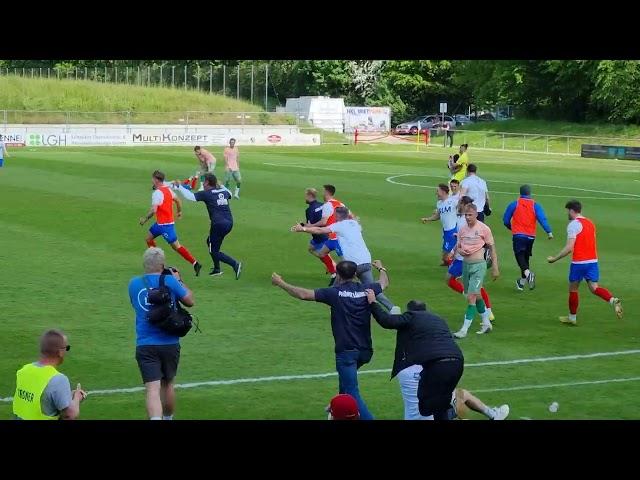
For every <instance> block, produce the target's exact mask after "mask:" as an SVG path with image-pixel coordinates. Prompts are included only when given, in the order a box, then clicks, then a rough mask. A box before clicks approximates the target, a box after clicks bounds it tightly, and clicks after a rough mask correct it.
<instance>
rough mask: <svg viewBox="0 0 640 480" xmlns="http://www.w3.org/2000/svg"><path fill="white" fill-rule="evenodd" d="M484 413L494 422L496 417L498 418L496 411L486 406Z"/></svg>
mask: <svg viewBox="0 0 640 480" xmlns="http://www.w3.org/2000/svg"><path fill="white" fill-rule="evenodd" d="M482 413H484V415H485V416H486V417H487V418H490V419H491V420H493V419H494V418H495V416H496V411H495V410H494V409H493V408H491V407H486V406H485V407H484V410H483V411H482Z"/></svg>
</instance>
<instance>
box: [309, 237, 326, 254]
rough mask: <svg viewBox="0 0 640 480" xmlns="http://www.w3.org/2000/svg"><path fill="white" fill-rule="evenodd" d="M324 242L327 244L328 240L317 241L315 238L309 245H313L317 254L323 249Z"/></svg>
mask: <svg viewBox="0 0 640 480" xmlns="http://www.w3.org/2000/svg"><path fill="white" fill-rule="evenodd" d="M324 242H326V240H316V239H315V238H313V237H312V238H311V240H309V245H311V246H312V247H313V249H314V250H315V251H316V252H317V251H318V250H320V249H321V248H322V247H324Z"/></svg>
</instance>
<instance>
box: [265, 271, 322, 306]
mask: <svg viewBox="0 0 640 480" xmlns="http://www.w3.org/2000/svg"><path fill="white" fill-rule="evenodd" d="M271 283H272V284H273V285H275V286H276V287H280V288H281V289H283V290H284V291H285V292H287V293H288V294H289V295H291V296H292V297H293V298H298V299H300V300H308V301H313V300H315V299H316V296H315V293H314V291H313V290H309V289H308V288H302V287H296V286H295V285H290V284H288V283H287V282H285V281H284V280H283V279H282V277H281V276H280V275H278V274H277V273H275V272H274V273H272V274H271Z"/></svg>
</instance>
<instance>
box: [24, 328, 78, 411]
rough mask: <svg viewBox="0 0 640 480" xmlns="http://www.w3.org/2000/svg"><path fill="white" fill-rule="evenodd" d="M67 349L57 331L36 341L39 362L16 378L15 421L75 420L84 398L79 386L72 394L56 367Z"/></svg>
mask: <svg viewBox="0 0 640 480" xmlns="http://www.w3.org/2000/svg"><path fill="white" fill-rule="evenodd" d="M70 349H71V345H69V342H68V341H67V336H66V335H65V334H64V333H63V332H62V331H60V330H47V331H46V332H45V333H44V334H43V335H42V337H40V360H38V361H37V362H34V363H28V364H26V365H25V366H24V367H22V368H21V369H20V370H18V373H17V374H16V393H15V395H14V397H13V413H14V414H15V416H16V418H17V419H19V420H60V419H61V420H75V419H76V418H78V416H79V415H80V402H81V401H82V400H84V399H85V398H86V397H87V394H86V393H85V392H84V391H83V390H82V388H81V387H80V384H78V387H77V388H76V389H75V390H74V391H73V392H72V391H71V385H70V384H69V379H68V378H67V376H66V375H64V374H63V373H60V372H59V371H58V370H57V369H56V367H57V366H58V365H61V364H62V363H63V362H64V357H65V354H66V353H67V352H68V351H69V350H70Z"/></svg>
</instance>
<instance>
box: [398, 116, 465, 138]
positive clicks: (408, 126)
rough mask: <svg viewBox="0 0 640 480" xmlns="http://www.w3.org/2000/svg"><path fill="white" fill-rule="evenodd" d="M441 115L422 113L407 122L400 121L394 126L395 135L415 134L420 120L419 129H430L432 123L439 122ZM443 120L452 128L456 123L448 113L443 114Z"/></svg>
mask: <svg viewBox="0 0 640 480" xmlns="http://www.w3.org/2000/svg"><path fill="white" fill-rule="evenodd" d="M441 119H442V115H423V116H421V117H417V118H414V119H413V120H410V121H408V122H404V123H401V124H399V125H397V126H396V128H395V133H396V135H417V133H418V122H420V129H421V131H422V130H425V129H430V128H432V127H433V125H434V123H440V121H441ZM444 120H445V122H446V123H448V124H449V127H451V128H454V127H455V125H456V121H455V119H454V118H453V117H452V116H450V115H445V116H444Z"/></svg>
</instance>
